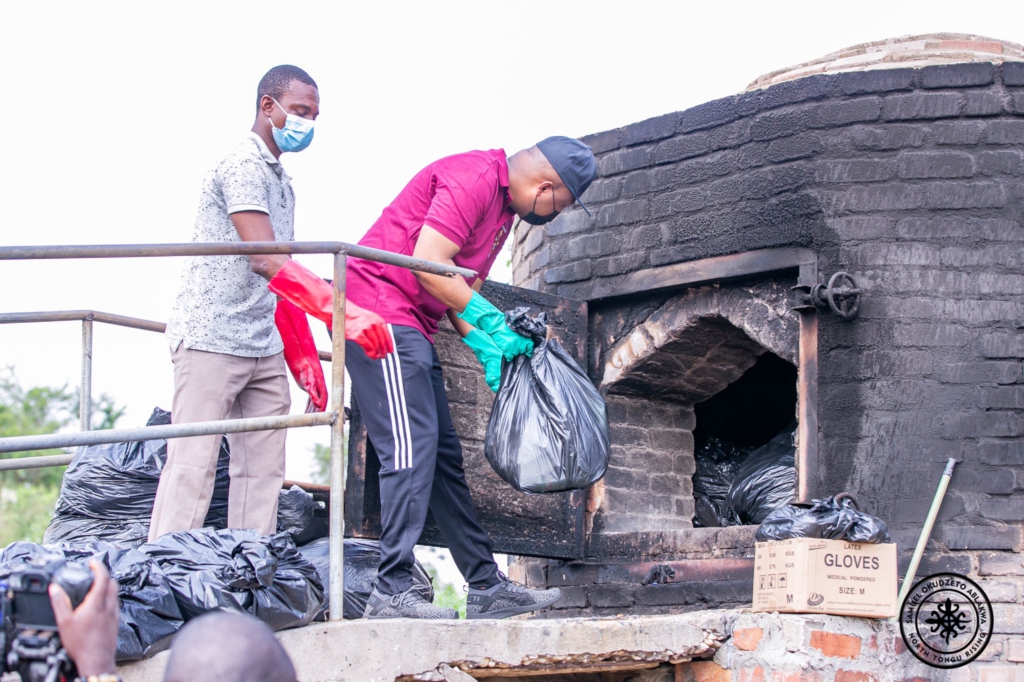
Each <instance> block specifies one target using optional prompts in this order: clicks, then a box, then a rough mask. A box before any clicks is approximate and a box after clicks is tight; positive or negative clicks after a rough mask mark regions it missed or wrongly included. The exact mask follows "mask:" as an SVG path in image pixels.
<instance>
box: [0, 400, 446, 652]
mask: <svg viewBox="0 0 1024 682" xmlns="http://www.w3.org/2000/svg"><path fill="white" fill-rule="evenodd" d="M168 423H170V413H168V412H165V411H164V410H161V409H159V408H157V409H155V410H154V411H153V415H152V417H150V420H149V422H148V423H147V425H149V426H152V425H156V424H168ZM227 458H228V449H227V441H226V439H225V440H224V441H223V444H222V447H221V452H220V459H219V460H218V463H217V480H216V486H215V492H214V498H213V502H212V503H211V506H210V512H209V513H208V514H207V517H206V524H207V527H205V528H201V529H196V530H190V531H182V532H179V533H170V534H167V535H164V536H163V537H161V538H159V539H158V540H157V541H156V542H153V543H148V544H146V540H147V536H148V533H149V523H150V516H151V514H152V510H153V502H154V500H155V499H156V489H157V484H158V483H159V479H160V472H161V471H162V469H163V465H164V462H165V461H166V459H167V444H166V441H162V440H161V441H145V442H131V443H117V444H112V445H100V446H90V447H84V448H79V450H78V452H77V453H76V455H75V458H74V460H73V462H72V464H71V466H70V467H69V468H68V471H67V473H66V474H65V476H64V483H63V486H62V488H61V492H60V498H59V499H58V502H57V514H56V516H55V517H54V519H53V521H52V522H51V523H50V527H49V528H48V529H47V532H46V536H45V539H44V542H45V544H44V545H37V544H34V543H30V542H15V543H13V544H11V545H9V546H8V547H7V548H6V549H4V550H2V551H0V581H2V580H3V579H4V578H6V577H7V576H8V575H10V573H11V571H12V570H15V569H16V567H18V566H21V565H24V564H33V565H36V566H39V567H51V568H52V567H53V566H55V565H57V564H58V563H63V562H73V563H78V564H80V565H82V566H86V565H87V564H88V562H89V560H90V559H91V558H94V557H95V558H97V559H98V560H100V561H102V562H103V564H104V565H105V566H106V567H107V568H108V570H109V571H110V573H111V575H112V576H113V578H114V579H115V580H117V582H118V584H119V597H120V605H121V614H120V629H119V632H118V644H117V659H118V661H130V660H135V659H138V658H143V657H146V656H150V655H152V654H154V653H157V652H159V651H162V650H163V649H165V648H166V647H167V646H168V644H169V642H170V636H171V635H173V634H174V633H175V632H176V631H177V630H178V628H180V627H181V625H182V623H183V622H185V621H187V620H189V619H190V618H194V617H196V616H199V615H201V614H203V613H205V612H207V611H210V610H214V609H228V610H233V611H240V612H244V613H248V614H250V615H252V616H254V617H256V618H258V619H260V620H262V621H263V622H265V623H267V624H268V625H269V626H270V627H271V628H273V629H274V630H282V629H285V628H293V627H299V626H302V625H306V624H308V623H310V622H312V621H313V620H319V619H323V618H325V617H326V614H327V611H328V608H329V604H328V600H327V594H326V593H327V589H326V588H327V585H328V565H329V551H328V540H327V535H328V532H329V522H328V515H327V509H326V507H325V505H324V504H323V502H321V501H318V500H316V499H315V498H314V496H313V495H311V494H310V493H308V492H306V491H304V490H302V488H300V487H298V486H292V488H291V489H289V490H282V491H281V495H280V498H279V501H278V518H277V528H278V532H277V533H276V534H275V535H272V536H261V535H259V534H258V533H257V532H256V531H254V530H247V529H226V528H225V526H226V525H227V495H228V487H229V484H230V478H229V474H228V459H227ZM379 566H380V547H379V545H378V543H376V542H373V541H369V540H346V541H345V604H344V612H345V617H346V618H361V617H362V614H363V611H364V609H365V608H366V602H367V600H368V599H369V597H370V592H371V591H372V590H373V585H374V583H375V582H376V579H377V570H378V568H379ZM413 580H414V583H415V586H416V589H417V590H418V591H419V592H420V593H421V594H422V595H423V597H424V599H427V600H428V601H430V600H433V596H434V595H433V586H432V584H431V580H430V577H429V576H428V575H427V572H426V571H425V570H424V568H423V566H422V565H421V564H419V562H417V564H416V567H415V570H414V574H413Z"/></svg>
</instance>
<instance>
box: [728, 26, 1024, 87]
mask: <svg viewBox="0 0 1024 682" xmlns="http://www.w3.org/2000/svg"><path fill="white" fill-rule="evenodd" d="M1007 61H1014V62H1020V61H1024V45H1018V44H1017V43H1011V42H1009V41H1007V40H997V39H995V38H986V37H984V36H976V35H970V34H967V33H926V34H924V35H917V36H901V37H899V38H888V39H886V40H877V41H875V42H871V43H862V44H860V45H854V46H852V47H847V48H845V49H842V50H838V51H836V52H832V53H831V54H827V55H825V56H824V57H819V58H818V59H812V60H811V61H809V62H804V63H803V64H797V65H795V66H790V67H787V68H785V69H780V70H778V71H772V72H771V73H766V74H765V75H763V76H761V77H759V78H758V79H757V80H755V81H754V82H753V83H751V84H750V85H748V86H747V91H750V90H759V89H761V88H767V87H770V86H772V85H776V84H777V83H783V82H785V81H791V80H796V79H797V78H804V77H805V76H813V75H815V74H823V73H843V72H848V71H870V70H874V69H898V68H920V67H923V66H934V65H937V64H965V63H971V62H993V63H1002V62H1007Z"/></svg>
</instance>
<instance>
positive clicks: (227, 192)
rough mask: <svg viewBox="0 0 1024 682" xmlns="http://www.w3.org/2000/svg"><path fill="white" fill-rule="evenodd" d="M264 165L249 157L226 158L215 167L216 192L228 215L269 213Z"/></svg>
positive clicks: (268, 192) (264, 163) (260, 160)
mask: <svg viewBox="0 0 1024 682" xmlns="http://www.w3.org/2000/svg"><path fill="white" fill-rule="evenodd" d="M266 165H267V164H266V162H265V161H263V160H262V159H255V158H253V157H251V156H243V157H237V156H236V157H229V158H228V159H225V160H224V161H223V162H222V163H221V164H220V165H219V166H218V167H217V171H216V172H217V179H218V181H219V182H220V191H221V193H222V194H223V195H224V204H225V206H226V208H227V212H228V214H229V215H230V214H232V213H238V212H240V211H260V212H261V213H266V214H269V213H270V191H269V190H270V188H269V187H268V186H267V183H266V173H267V171H266Z"/></svg>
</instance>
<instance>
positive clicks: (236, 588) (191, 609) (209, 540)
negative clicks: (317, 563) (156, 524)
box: [139, 528, 324, 630]
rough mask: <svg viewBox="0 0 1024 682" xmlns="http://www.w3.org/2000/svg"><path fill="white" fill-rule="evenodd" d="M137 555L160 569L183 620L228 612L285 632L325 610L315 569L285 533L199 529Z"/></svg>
mask: <svg viewBox="0 0 1024 682" xmlns="http://www.w3.org/2000/svg"><path fill="white" fill-rule="evenodd" d="M139 551H141V552H143V553H144V554H146V555H148V556H150V557H152V558H153V560H154V561H156V563H157V565H159V566H160V568H161V570H163V572H164V574H165V575H166V576H167V579H168V581H169V582H170V585H171V590H172V591H173V592H174V598H175V599H176V600H177V602H178V607H179V608H180V609H181V613H182V615H183V616H184V617H185V620H189V619H190V618H195V617H196V616H199V615H202V614H203V613H206V612H207V611H213V610H216V609H226V610H228V611H239V612H242V613H248V614H250V615H252V616H255V617H256V618H258V619H259V620H262V621H263V622H264V623H266V624H267V625H269V626H270V627H271V628H272V629H274V630H284V629H286V628H294V627H300V626H302V625H307V624H308V623H310V622H311V621H312V620H313V618H314V617H315V616H316V614H317V613H319V611H320V609H321V607H322V606H323V602H324V590H323V586H322V585H321V583H320V578H319V577H318V576H317V573H316V568H314V567H313V564H311V563H310V562H309V561H307V560H306V559H305V558H304V557H303V556H302V555H301V554H299V551H298V550H297V549H296V548H295V543H294V542H293V541H292V537H291V535H289V534H288V533H278V534H277V535H271V536H263V535H260V534H259V533H257V532H256V531H254V530H250V529H241V528H231V529H226V530H214V529H212V528H199V529H196V530H188V531H180V532H178V533H168V534H167V535H164V536H162V537H161V538H160V539H158V540H157V541H156V542H151V543H149V544H146V545H143V546H142V547H140V548H139Z"/></svg>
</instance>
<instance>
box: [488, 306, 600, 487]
mask: <svg viewBox="0 0 1024 682" xmlns="http://www.w3.org/2000/svg"><path fill="white" fill-rule="evenodd" d="M527 311H528V308H516V309H515V310H512V311H511V312H508V313H505V319H506V321H507V322H508V324H509V326H510V327H511V328H512V329H513V330H515V331H516V332H518V333H519V334H522V335H523V336H528V337H530V338H532V339H533V342H534V351H533V357H526V356H525V355H520V356H519V357H517V358H516V359H515V360H513V361H512V362H511V363H506V364H505V366H504V367H503V368H502V372H501V388H500V389H499V390H498V395H497V397H496V398H495V400H494V406H493V408H492V409H491V418H490V421H489V422H488V423H487V436H486V438H485V440H484V454H485V455H486V457H487V461H488V462H490V463H491V466H492V467H494V470H495V471H496V472H497V473H498V475H499V476H501V478H502V479H504V480H505V481H506V482H508V483H509V484H511V485H512V487H513V488H515V489H516V490H520V491H523V492H529V493H553V492H560V491H563V490H578V489H581V488H586V487H587V486H589V485H591V484H593V483H595V482H596V481H598V480H599V479H600V478H601V477H602V476H604V473H605V470H606V469H607V468H608V457H609V445H608V412H607V408H606V407H605V403H604V399H602V398H601V395H600V394H599V393H598V392H597V389H595V388H594V385H593V384H592V383H591V382H590V379H589V378H587V375H586V374H585V373H584V372H583V370H582V369H580V366H579V365H578V364H576V361H575V360H573V359H572V357H571V356H570V355H569V354H568V353H567V352H566V351H565V349H564V348H562V345H561V344H560V343H559V342H558V341H557V340H555V339H552V340H546V338H545V337H546V335H547V327H546V324H547V319H546V316H545V315H544V313H541V314H540V315H538V316H537V317H536V318H530V317H529V316H527V314H526V313H527Z"/></svg>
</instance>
